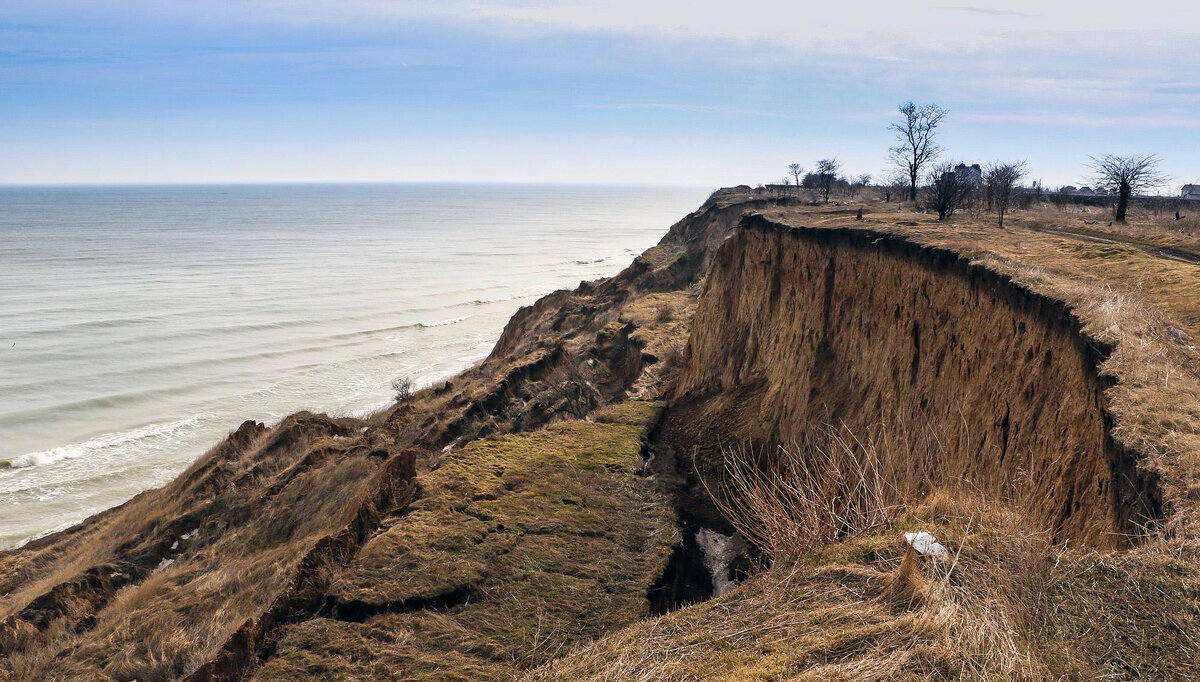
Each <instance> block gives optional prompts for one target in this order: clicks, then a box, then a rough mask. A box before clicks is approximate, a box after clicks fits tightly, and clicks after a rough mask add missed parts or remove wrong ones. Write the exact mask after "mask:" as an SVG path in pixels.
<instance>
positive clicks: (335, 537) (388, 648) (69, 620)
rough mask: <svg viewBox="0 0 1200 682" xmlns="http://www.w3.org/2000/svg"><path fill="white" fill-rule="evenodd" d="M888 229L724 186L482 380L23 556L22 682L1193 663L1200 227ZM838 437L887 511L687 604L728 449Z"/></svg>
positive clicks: (143, 502) (1199, 611)
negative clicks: (870, 461)
mask: <svg viewBox="0 0 1200 682" xmlns="http://www.w3.org/2000/svg"><path fill="white" fill-rule="evenodd" d="M861 206H862V207H864V208H865V209H866V211H867V215H866V219H865V220H863V221H856V220H854V215H855V213H856V212H857V209H858V208H859V207H860V205H859V204H854V205H851V206H840V207H833V206H830V207H810V206H805V205H801V204H800V202H798V201H797V200H795V199H788V198H779V197H765V196H762V195H759V194H757V193H755V192H753V191H750V190H749V189H748V188H734V189H732V190H723V191H721V192H718V193H717V194H714V195H713V197H712V198H711V199H710V200H709V201H708V202H707V203H706V204H705V205H704V206H703V207H701V209H700V210H698V211H697V212H695V213H693V214H691V215H689V216H687V217H686V218H685V219H684V220H682V221H680V222H679V223H678V224H676V225H675V226H673V227H672V228H671V230H670V231H669V232H668V234H667V235H666V236H665V237H664V238H663V240H662V242H661V243H660V244H659V245H658V246H656V247H654V248H652V249H650V250H649V251H647V252H646V253H645V254H643V255H642V256H639V257H638V258H637V259H636V260H635V261H634V263H633V264H632V265H631V266H630V267H629V268H627V269H626V270H625V271H624V272H622V273H621V274H620V275H617V276H616V277H613V278H610V279H607V280H601V281H598V282H591V283H583V284H581V285H580V286H579V287H578V288H577V289H575V290H573V291H559V292H555V293H553V294H550V295H549V296H547V297H545V298H543V299H542V300H541V301H539V302H538V303H537V304H535V305H533V306H530V307H528V308H524V309H522V310H521V311H519V312H518V313H517V314H516V315H515V316H514V317H513V319H512V320H511V321H510V322H509V324H508V325H507V327H506V328H505V330H504V333H503V335H502V336H501V338H500V340H499V341H498V343H497V345H496V347H495V349H494V350H493V351H492V353H491V355H490V356H489V357H488V358H487V359H485V360H484V361H482V362H481V363H480V364H479V365H477V366H476V367H474V368H472V369H470V370H468V371H466V372H464V373H463V374H461V375H459V376H458V377H455V378H454V379H452V380H450V381H448V382H446V383H444V384H442V385H438V386H434V387H432V388H429V389H426V390H424V391H421V392H419V393H418V394H417V395H416V396H414V397H413V398H412V399H411V400H408V401H405V402H403V403H401V404H397V405H396V406H394V407H393V408H390V409H388V410H386V411H384V412H382V413H380V414H378V415H376V416H374V417H372V418H370V419H367V420H352V419H331V418H328V417H325V416H322V415H312V414H307V413H303V414H299V415H294V416H292V417H288V418H287V419H285V420H283V421H282V422H281V423H280V424H278V425H275V426H272V427H265V426H263V425H260V424H254V423H249V422H248V423H247V424H244V425H242V427H241V428H239V429H238V430H237V431H236V432H235V433H233V434H231V436H230V437H229V438H228V439H227V440H226V441H225V442H223V443H221V444H220V445H218V446H217V447H216V448H214V449H213V450H212V451H211V452H210V453H208V454H207V455H205V457H203V458H201V460H199V461H198V462H197V463H196V464H195V465H193V467H191V468H190V469H189V470H188V471H187V472H185V473H184V474H183V475H181V476H180V478H179V479H177V480H176V481H174V482H173V483H171V484H170V485H168V486H166V487H164V488H162V489H159V490H153V491H148V492H146V493H143V494H141V495H139V496H138V497H136V498H134V499H133V500H131V501H130V502H128V503H126V504H125V505H122V506H120V507H117V508H115V509H112V510H109V511H106V512H103V513H101V514H98V515H96V516H95V517H93V518H91V519H89V520H88V521H86V522H85V523H83V524H80V525H79V526H77V527H75V528H72V529H69V530H67V531H63V532H61V533H56V534H54V535H51V536H48V537H46V538H42V539H39V540H36V541H34V542H31V543H29V544H27V545H25V546H24V547H21V548H19V549H16V550H10V551H7V552H3V553H0V594H2V595H3V597H0V618H2V619H3V620H2V621H0V656H2V658H0V679H3V678H4V676H5V675H8V676H9V677H10V678H11V679H22V680H23V679H76V678H87V679H121V680H125V679H139V680H157V679H177V678H181V677H190V678H191V679H245V678H249V677H259V678H262V679H278V678H284V677H287V678H303V679H329V678H336V679H463V680H482V679H508V678H513V677H518V676H522V675H527V676H529V677H530V678H533V679H709V678H724V679H897V678H903V677H905V676H908V677H911V678H913V679H920V678H929V677H936V678H944V679H950V678H954V679H960V678H963V677H968V678H973V677H991V678H995V679H1005V678H1022V679H1091V678H1095V677H1099V676H1108V677H1126V678H1135V677H1154V678H1175V679H1189V678H1191V677H1193V673H1196V672H1197V671H1200V664H1198V659H1197V656H1200V654H1198V653H1197V652H1198V651H1200V647H1196V646H1195V641H1197V639H1200V549H1198V547H1200V545H1198V539H1197V532H1196V530H1197V523H1200V513H1198V512H1197V504H1198V503H1200V369H1198V368H1200V353H1198V352H1197V351H1196V350H1195V343H1196V342H1195V341H1194V340H1193V339H1195V336H1196V335H1197V334H1198V333H1200V296H1198V295H1195V294H1196V292H1198V291H1200V267H1198V266H1196V265H1194V264H1190V263H1187V262H1184V261H1182V260H1179V259H1172V258H1164V257H1161V255H1160V254H1157V253H1156V252H1155V249H1161V248H1165V247H1166V246H1169V247H1170V248H1171V249H1173V250H1175V251H1180V252H1183V251H1187V250H1189V249H1196V250H1197V251H1198V252H1200V240H1197V239H1195V238H1192V237H1189V236H1188V235H1186V234H1180V233H1177V232H1171V233H1168V232H1166V231H1165V228H1161V229H1160V228H1158V227H1155V226H1153V225H1149V224H1146V225H1145V226H1144V229H1145V234H1144V235H1142V236H1139V237H1138V243H1130V244H1128V245H1127V244H1125V242H1131V241H1132V238H1131V237H1130V235H1128V234H1126V233H1125V232H1124V231H1123V230H1125V229H1126V228H1121V229H1120V230H1118V229H1116V228H1114V229H1113V230H1111V231H1108V232H1104V234H1103V235H1102V238H1103V239H1105V240H1108V241H1109V242H1115V243H1105V242H1099V241H1094V240H1084V239H1080V238H1078V236H1077V235H1076V236H1072V235H1071V234H1067V232H1070V231H1071V230H1073V229H1074V228H1076V226H1075V225H1074V222H1075V221H1077V220H1078V218H1076V217H1074V216H1059V215H1050V214H1047V213H1046V212H1045V211H1042V212H1037V211H1030V212H1026V213H1022V212H1017V213H1014V214H1013V216H1012V221H1011V222H1012V229H1009V230H1004V231H1001V230H997V229H995V228H993V227H991V226H990V225H989V224H987V222H986V221H985V220H984V219H982V218H980V219H975V218H972V217H970V216H964V217H962V218H959V219H958V220H956V221H952V222H950V223H936V222H935V221H932V220H931V219H930V218H928V217H926V216H919V215H914V214H913V213H912V212H911V210H910V209H909V208H905V209H903V210H902V211H901V210H899V209H898V208H897V207H896V206H895V205H890V204H882V203H874V202H866V203H865V204H862V205H861ZM1135 224H1138V225H1139V226H1141V225H1142V224H1141V223H1137V221H1136V220H1135ZM1091 229H1098V228H1095V227H1094V226H1093V228H1091ZM1147 245H1152V246H1154V248H1148V247H1147ZM1181 250H1182V251H1181ZM664 400H668V401H669V404H667V405H666V406H665V407H663V406H662V405H661V404H660V403H656V402H653V401H664ZM831 428H832V429H833V430H831ZM834 430H835V431H836V432H837V433H841V434H850V435H851V437H852V439H855V440H854V442H856V443H858V444H859V445H862V446H863V447H862V448H861V450H862V451H863V452H867V451H869V452H870V453H871V455H872V456H874V457H878V458H879V460H880V461H881V463H882V465H881V466H880V467H879V468H878V469H877V471H879V472H883V473H882V474H880V476H878V477H877V478H880V477H882V478H888V477H890V478H888V480H887V481H883V483H879V481H876V484H880V485H882V484H887V485H889V486H891V488H889V490H892V492H894V493H895V494H894V495H893V498H890V499H891V503H890V504H889V506H888V509H887V510H886V514H884V516H886V521H885V522H884V523H882V524H875V525H873V526H871V527H870V528H857V527H855V528H854V529H851V527H850V526H849V525H847V526H846V527H845V528H843V529H840V530H839V529H837V528H836V527H835V531H836V532H835V533H834V536H833V537H831V538H826V539H823V540H822V541H821V542H817V543H812V544H808V545H805V546H804V548H803V551H797V552H795V553H793V554H791V555H789V556H788V559H787V560H786V561H784V560H782V559H780V560H778V561H777V562H776V564H775V565H766V564H764V563H761V562H760V565H758V567H757V569H756V570H754V571H752V573H753V575H752V576H750V577H749V578H748V579H747V580H746V581H745V584H744V585H742V586H741V587H739V588H737V589H735V590H734V591H733V592H732V593H730V594H729V595H728V596H726V597H722V598H719V599H714V600H711V601H706V602H704V603H703V604H696V605H693V606H687V605H686V603H687V602H688V601H690V600H692V599H695V598H698V597H697V596H698V595H699V596H700V597H702V596H703V590H704V589H705V587H704V583H705V581H706V580H707V577H705V575H704V569H703V568H700V567H699V566H700V564H699V558H698V557H697V556H695V551H696V550H695V548H696V542H695V540H694V537H695V532H696V529H697V526H698V524H703V525H707V526H709V527H712V528H715V529H717V530H719V531H721V532H725V533H728V532H731V530H732V529H734V528H738V527H739V523H744V522H745V518H737V517H731V518H729V519H726V518H722V517H721V515H720V514H718V513H717V512H718V511H728V510H729V509H731V507H729V506H728V504H725V506H722V504H721V502H722V501H721V500H718V505H716V506H714V505H713V504H712V500H710V499H709V498H708V491H709V490H713V489H719V488H709V487H707V486H708V485H710V484H711V485H716V483H715V482H719V480H720V479H721V478H722V476H723V475H726V474H727V473H728V469H726V468H724V467H725V463H726V460H727V458H728V456H729V453H730V448H741V449H742V450H743V451H750V452H753V453H755V457H756V460H755V461H756V462H757V463H758V464H757V465H760V466H762V467H763V468H764V470H767V471H770V470H772V465H773V460H775V459H777V458H781V457H784V456H785V454H784V451H783V450H780V449H778V446H780V445H784V446H787V447H788V448H789V450H790V452H792V453H798V454H796V455H795V456H800V457H805V456H807V455H806V454H805V453H810V452H817V451H820V450H821V449H822V448H828V446H829V443H828V442H827V439H828V438H829V434H830V433H833V432H834ZM858 439H861V440H858ZM855 448H856V450H855V451H856V452H858V449H857V448H858V446H855ZM873 471H876V470H873ZM724 502H725V503H728V501H727V500H726V501H724ZM734 502H735V504H736V501H734ZM731 521H732V525H731V524H730V522H731ZM907 530H929V531H931V532H934V533H935V534H936V535H937V536H938V538H939V540H941V541H942V542H943V543H944V544H946V545H947V546H948V547H951V548H952V549H954V551H955V555H954V561H953V563H952V564H941V563H938V562H937V561H934V560H930V558H928V557H926V558H924V559H919V558H917V557H914V556H912V555H911V552H910V553H909V555H908V556H907V558H905V556H906V555H905V551H904V549H905V545H904V542H903V540H902V539H899V538H900V533H901V532H902V531H907ZM197 531H198V532H197ZM689 553H690V554H689ZM752 554H753V552H752ZM741 566H742V568H743V569H744V568H745V567H746V565H745V564H744V563H743V564H742V565H741ZM707 589H709V590H711V584H708V585H707ZM898 595H901V596H903V599H901V598H900V596H898ZM664 610H669V611H671V612H670V613H668V614H667V615H665V616H663V617H661V618H653V617H651V616H652V614H657V613H661V612H662V611H664Z"/></svg>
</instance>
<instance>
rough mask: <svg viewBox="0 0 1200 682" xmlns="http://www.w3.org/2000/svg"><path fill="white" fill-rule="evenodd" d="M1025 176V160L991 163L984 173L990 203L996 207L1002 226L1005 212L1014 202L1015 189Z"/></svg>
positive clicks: (1001, 225)
mask: <svg viewBox="0 0 1200 682" xmlns="http://www.w3.org/2000/svg"><path fill="white" fill-rule="evenodd" d="M1024 176H1025V162H1024V161H1019V162H1017V163H989V164H988V167H987V170H985V171H984V173H983V182H984V183H985V185H986V186H987V196H988V203H989V204H990V205H991V206H992V207H993V208H995V209H996V217H997V218H998V219H999V224H1000V227H1004V214H1006V213H1008V208H1009V205H1010V204H1011V203H1012V196H1013V190H1014V189H1015V188H1016V186H1017V183H1018V182H1020V181H1021V178H1022V177H1024Z"/></svg>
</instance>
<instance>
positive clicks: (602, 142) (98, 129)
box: [0, 0, 1200, 193]
mask: <svg viewBox="0 0 1200 682" xmlns="http://www.w3.org/2000/svg"><path fill="white" fill-rule="evenodd" d="M1198 65H1200V3H1191V2H1187V3H1185V2H1162V1H1161V0H1144V1H1143V2H1140V3H1137V4H1136V5H1130V4H1129V3H1127V2H1114V1H1110V0H1097V1H1092V2H1075V1H1060V2H1054V3H1050V2H1047V1H1046V0H1039V1H1037V2H1031V1H1027V0H1009V1H1008V2H1003V3H1000V2H983V1H981V0H980V1H969V2H968V4H959V3H956V2H955V0H940V1H934V2H926V1H923V0H916V1H912V0H910V1H908V2H896V1H895V0H891V1H886V2H884V1H875V0H869V1H862V2H854V1H852V0H851V1H847V2H842V3H828V2H825V3H807V2H798V1H796V2H763V1H761V0H740V1H739V2H723V3H716V2H708V1H706V0H690V1H684V0H636V1H635V0H613V1H609V2H603V1H595V2H584V1H582V0H506V1H499V2H484V1H473V0H437V1H430V0H422V1H419V2H410V1H408V0H237V1H230V0H204V1H203V2H200V1H198V0H156V1H154V2H150V1H148V0H122V1H121V2H116V1H114V0H108V1H103V0H101V1H97V0H90V1H84V0H0V184H73V183H191V182H201V183H210V182H375V181H436V182H441V181H480V182H571V183H603V184H674V185H700V186H710V187H718V186H724V185H733V184H739V183H748V184H757V183H762V182H779V181H781V178H782V177H783V176H784V175H785V174H786V171H787V165H788V164H789V163H793V162H796V163H800V164H801V165H803V166H805V167H806V168H812V167H813V166H814V165H815V163H816V160H817V159H820V158H827V157H836V158H838V159H839V160H840V161H841V162H842V164H843V167H844V169H845V170H846V172H848V173H851V174H854V175H858V174H862V173H871V174H873V175H875V176H876V177H881V176H882V175H884V174H885V173H887V172H888V170H889V168H888V164H887V149H888V147H889V146H891V145H892V144H894V140H893V134H892V133H891V132H889V131H888V129H887V125H888V123H889V122H890V121H892V120H894V119H895V118H896V116H897V114H896V107H897V105H898V104H900V103H901V102H904V101H906V100H913V101H916V102H918V103H926V102H935V103H937V104H939V105H941V106H943V107H944V108H946V109H948V110H949V112H950V113H949V115H948V116H947V118H946V120H945V124H944V125H943V127H942V129H941V130H940V132H939V140H940V142H941V144H942V146H943V147H944V148H945V149H946V152H945V154H944V156H943V158H944V159H945V160H953V161H959V160H962V161H966V162H968V163H985V162H988V161H1025V162H1027V163H1028V166H1029V168H1030V178H1031V179H1040V180H1042V181H1043V182H1044V183H1045V184H1046V185H1047V186H1051V187H1055V186H1059V185H1063V184H1075V185H1079V184H1084V183H1087V182H1088V175H1089V171H1088V168H1087V163H1088V159H1089V156H1091V155H1097V154H1105V153H1112V154H1157V155H1159V156H1160V157H1161V159H1162V166H1161V168H1162V170H1163V172H1164V173H1165V174H1166V175H1168V176H1169V177H1170V182H1169V183H1168V184H1167V185H1166V186H1164V187H1163V188H1161V191H1162V192H1164V193H1177V192H1178V188H1179V186H1181V185H1182V184H1184V183H1189V182H1200V68H1198Z"/></svg>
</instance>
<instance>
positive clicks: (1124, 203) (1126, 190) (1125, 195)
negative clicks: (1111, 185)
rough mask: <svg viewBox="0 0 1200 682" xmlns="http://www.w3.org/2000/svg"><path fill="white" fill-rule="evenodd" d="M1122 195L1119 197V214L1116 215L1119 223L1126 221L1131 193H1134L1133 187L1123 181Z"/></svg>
mask: <svg viewBox="0 0 1200 682" xmlns="http://www.w3.org/2000/svg"><path fill="white" fill-rule="evenodd" d="M1120 192H1121V193H1120V195H1119V196H1118V197H1117V214H1116V216H1114V217H1115V218H1116V221H1117V222H1118V223H1123V222H1125V212H1126V211H1128V210H1129V195H1130V194H1132V193H1133V190H1132V188H1131V187H1130V186H1129V185H1128V184H1126V183H1121V190H1120Z"/></svg>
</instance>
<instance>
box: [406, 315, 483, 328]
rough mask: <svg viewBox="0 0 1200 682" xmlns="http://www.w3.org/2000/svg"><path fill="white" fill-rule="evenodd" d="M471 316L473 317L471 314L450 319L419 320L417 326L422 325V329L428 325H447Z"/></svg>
mask: <svg viewBox="0 0 1200 682" xmlns="http://www.w3.org/2000/svg"><path fill="white" fill-rule="evenodd" d="M470 317H471V316H470V315H464V316H462V317H452V318H450V319H448V320H438V321H436V322H418V323H417V326H418V327H421V328H422V329H425V328H428V327H445V326H446V325H449V324H458V323H459V322H462V321H463V320H466V319H468V318H470Z"/></svg>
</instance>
